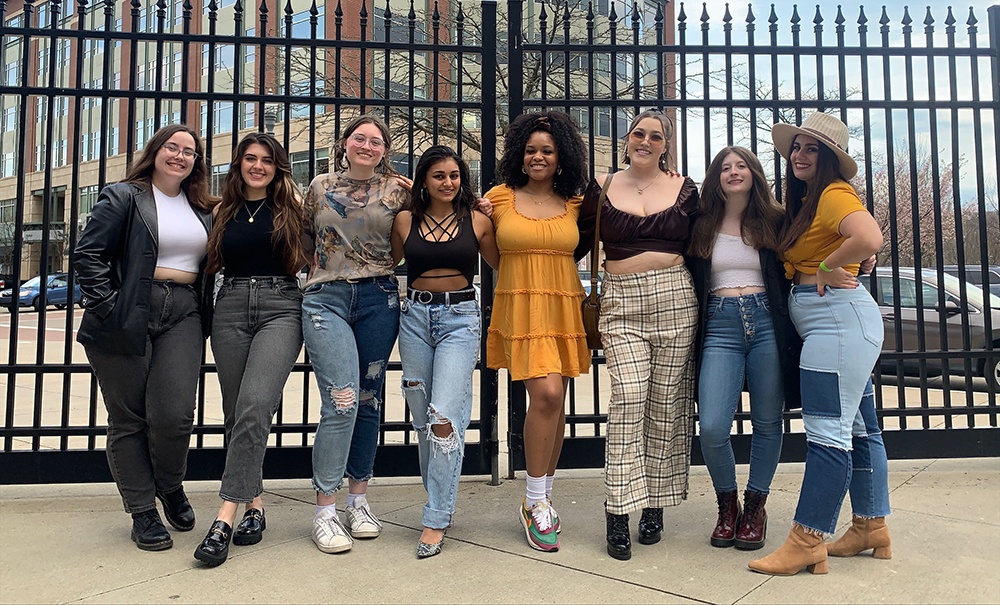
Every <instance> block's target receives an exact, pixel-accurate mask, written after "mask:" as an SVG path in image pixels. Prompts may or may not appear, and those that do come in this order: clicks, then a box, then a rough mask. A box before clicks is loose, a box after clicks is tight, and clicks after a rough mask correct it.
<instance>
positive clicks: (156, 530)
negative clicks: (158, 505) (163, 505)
mask: <svg viewBox="0 0 1000 605" xmlns="http://www.w3.org/2000/svg"><path fill="white" fill-rule="evenodd" d="M132 541H133V542H135V545H136V546H138V547H139V548H140V549H142V550H166V549H168V548H170V547H171V546H173V545H174V541H173V539H172V538H171V537H170V532H168V531H167V528H166V527H164V526H163V521H160V513H158V512H156V509H155V508H154V509H152V510H147V511H144V512H141V513H133V514H132Z"/></svg>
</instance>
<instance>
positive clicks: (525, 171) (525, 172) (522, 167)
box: [521, 166, 528, 174]
mask: <svg viewBox="0 0 1000 605" xmlns="http://www.w3.org/2000/svg"><path fill="white" fill-rule="evenodd" d="M521 173H522V174H528V171H527V170H525V169H524V166H521Z"/></svg>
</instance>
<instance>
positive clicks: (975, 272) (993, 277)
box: [943, 265, 1000, 296]
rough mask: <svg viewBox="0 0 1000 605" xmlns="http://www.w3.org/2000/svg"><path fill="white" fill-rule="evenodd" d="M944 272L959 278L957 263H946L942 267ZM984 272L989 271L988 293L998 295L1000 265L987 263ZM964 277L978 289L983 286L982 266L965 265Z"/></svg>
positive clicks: (999, 292)
mask: <svg viewBox="0 0 1000 605" xmlns="http://www.w3.org/2000/svg"><path fill="white" fill-rule="evenodd" d="M943 269H944V272H945V273H947V274H949V275H954V276H955V277H958V278H959V279H961V277H960V276H959V274H958V265H946V266H945V267H943ZM986 273H989V278H990V294H992V295H994V296H1000V265H989V266H988V267H986ZM965 279H967V280H968V281H970V282H971V283H973V284H975V285H977V286H979V288H980V289H982V287H983V268H982V266H980V265H965Z"/></svg>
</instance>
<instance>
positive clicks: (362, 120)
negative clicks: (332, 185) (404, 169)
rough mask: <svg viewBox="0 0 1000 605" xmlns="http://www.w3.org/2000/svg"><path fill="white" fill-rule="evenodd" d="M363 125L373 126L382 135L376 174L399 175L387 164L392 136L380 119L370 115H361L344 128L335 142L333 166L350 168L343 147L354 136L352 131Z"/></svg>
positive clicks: (345, 150)
mask: <svg viewBox="0 0 1000 605" xmlns="http://www.w3.org/2000/svg"><path fill="white" fill-rule="evenodd" d="M363 124H374V125H375V128H378V130H379V132H380V133H382V142H383V143H385V147H384V148H383V149H384V152H383V154H382V160H381V161H380V162H379V163H378V166H376V168H377V170H376V172H381V173H382V174H388V175H394V174H399V173H398V172H396V169H395V168H393V167H392V164H390V163H389V150H390V149H392V136H391V135H390V134H389V127H388V126H386V124H385V122H383V121H382V118H380V117H378V116H376V115H373V114H370V113H364V114H361V115H360V116H358V117H356V118H354V119H353V120H351V121H350V122H348V123H347V126H345V127H344V133H343V134H342V135H341V136H340V138H339V139H338V140H337V144H336V147H335V149H334V151H333V164H334V166H336V167H337V168H338V169H341V170H343V169H346V168H350V162H348V161H347V149H345V147H344V146H345V145H346V144H347V137H349V136H351V135H352V134H354V131H355V130H357V129H358V128H359V127H360V126H362V125H363Z"/></svg>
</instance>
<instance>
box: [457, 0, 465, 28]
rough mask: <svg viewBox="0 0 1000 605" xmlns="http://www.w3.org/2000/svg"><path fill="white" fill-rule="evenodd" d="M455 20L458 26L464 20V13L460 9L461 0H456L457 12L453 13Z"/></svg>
mask: <svg viewBox="0 0 1000 605" xmlns="http://www.w3.org/2000/svg"><path fill="white" fill-rule="evenodd" d="M455 22H456V23H458V24H459V25H460V26H461V24H462V23H464V22H465V13H464V12H463V11H462V0H458V14H457V15H455Z"/></svg>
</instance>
